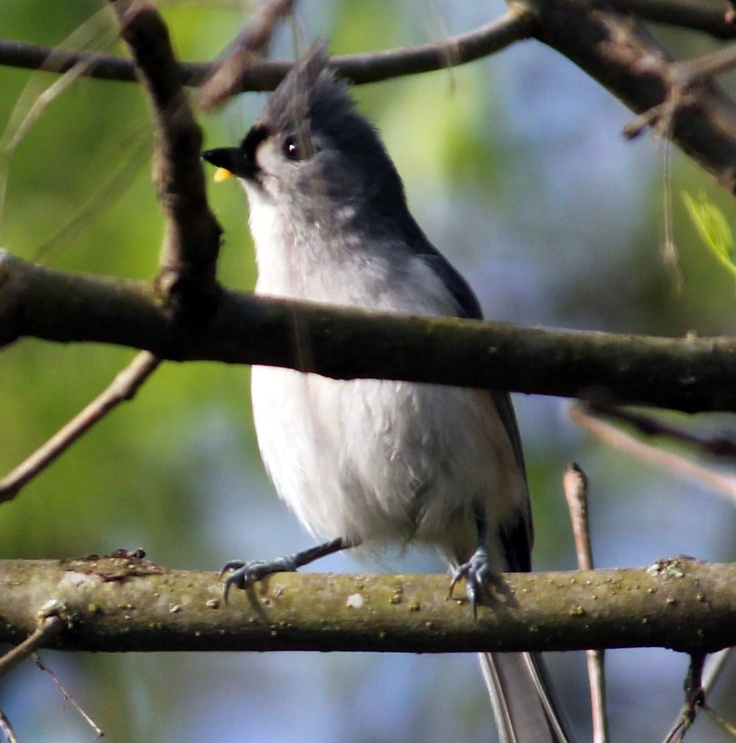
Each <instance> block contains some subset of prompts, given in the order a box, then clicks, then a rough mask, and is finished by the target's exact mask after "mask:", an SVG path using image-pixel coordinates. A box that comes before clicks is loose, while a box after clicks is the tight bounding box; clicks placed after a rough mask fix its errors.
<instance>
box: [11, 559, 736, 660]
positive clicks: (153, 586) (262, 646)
mask: <svg viewBox="0 0 736 743" xmlns="http://www.w3.org/2000/svg"><path fill="white" fill-rule="evenodd" d="M734 585H736V565H733V564H710V563H702V562H698V561H696V560H693V559H690V558H677V559H675V560H667V561H660V562H658V563H656V564H655V565H652V566H650V567H648V568H629V569H620V570H601V571H591V572H569V573H535V574H519V573H516V574H505V575H503V576H501V577H500V578H499V580H498V584H497V585H496V586H495V587H494V592H493V593H494V603H493V606H487V607H480V609H479V612H478V621H477V622H476V621H475V620H474V619H473V612H472V611H471V610H470V607H469V605H468V604H467V602H466V601H459V600H449V599H448V598H447V590H448V577H447V576H445V575H333V574H323V575H320V574H317V573H283V574H276V575H274V576H271V577H270V578H269V580H268V581H267V582H266V583H265V584H258V585H256V586H255V587H254V588H253V589H252V590H251V591H248V592H242V591H234V592H232V595H231V598H230V602H229V603H228V604H225V603H224V602H223V600H222V585H221V583H220V582H219V581H218V579H217V575H216V574H215V573H203V572H185V571H173V570H165V569H164V568H161V567H158V566H156V565H153V564H151V563H147V562H144V561H142V560H139V559H137V558H133V557H125V558H110V557H103V558H100V557H97V556H93V557H91V558H82V559H76V560H63V561H52V560H43V561H22V560H8V561H3V562H0V589H1V590H0V617H2V622H1V623H0V642H11V643H17V642H20V641H22V640H24V639H25V638H26V637H27V636H29V635H32V634H33V633H34V632H36V630H37V626H38V621H39V620H38V612H39V610H40V609H42V608H43V607H44V606H47V605H48V602H49V600H50V599H53V600H54V602H55V605H57V606H58V607H59V613H60V616H61V617H62V618H63V619H65V621H66V629H65V630H62V631H61V632H60V633H58V634H56V635H55V636H53V637H49V638H47V640H46V642H45V645H46V646H48V647H56V648H63V649H68V650H72V649H73V650H91V651H103V652H126V651H154V650H156V651H161V650H258V651H263V650H319V651H324V650H341V651H372V652H432V653H446V652H470V651H478V650H493V651H513V650H580V649H584V648H596V647H609V648H616V647H619V648H620V647H639V646H652V647H669V648H673V649H675V650H681V651H684V652H710V651H714V650H717V649H719V648H721V647H723V646H725V645H731V644H736V591H734ZM47 613H48V612H47Z"/></svg>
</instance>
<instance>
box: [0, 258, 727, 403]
mask: <svg viewBox="0 0 736 743" xmlns="http://www.w3.org/2000/svg"><path fill="white" fill-rule="evenodd" d="M22 337H34V338H40V339H44V340H49V341H57V342H95V343H109V344H114V345H120V346H128V347H130V348H137V349H142V350H147V351H150V352H151V353H153V354H154V355H155V356H156V357H158V358H161V359H169V360H174V361H185V360H189V361H194V360H199V361H204V360H208V361H222V362H225V363H231V364H265V365H269V366H286V367H291V368H294V369H299V370H301V371H310V372H316V373H319V374H322V375H324V376H328V377H333V378H336V379H355V378H374V379H404V380H407V381H414V382H434V383H438V384H450V385H455V386H462V387H477V388H488V389H505V390H511V391H516V392H527V393H537V394H543V395H556V396H564V397H578V396H581V395H585V394H587V393H589V392H593V393H594V392H595V391H596V390H599V391H600V390H605V391H606V392H607V393H608V394H610V395H613V396H614V397H616V398H619V399H621V400H624V401H629V402H639V403H642V404H647V405H652V406H657V407H665V408H671V409H674V410H684V411H687V412H696V411H712V410H728V411H734V410H736V388H734V385H733V379H734V378H735V377H736V339H734V338H691V337H687V338H680V339H675V338H654V337H647V336H635V335H618V334H613V333H597V332H580V331H564V330H553V329H545V328H532V327H526V328H525V327H519V326H515V325H510V324H507V323H499V322H490V321H485V322H478V321H474V320H459V319H455V318H444V317H443V318H440V317H413V316H399V315H393V314H392V315H389V314H379V313H369V312H365V311H359V310H353V309H342V308H335V307H329V306H322V305H317V304H310V303H299V302H289V301H285V300H277V299H269V298H263V297H254V296H253V295H248V294H241V293H238V292H233V291H226V290H223V292H222V293H221V295H220V296H219V299H218V303H217V306H216V308H215V310H214V312H213V314H212V315H211V316H210V317H208V318H207V319H201V320H200V321H198V322H197V321H192V322H189V323H186V324H184V323H179V322H176V317H175V314H174V313H172V312H171V311H170V310H169V309H167V308H166V307H165V306H164V305H163V303H162V302H161V301H160V300H158V299H157V298H156V296H155V294H154V291H153V289H152V287H151V286H150V285H148V284H146V283H144V282H136V281H126V280H123V279H112V278H103V277H95V276H89V275H84V274H73V273H66V272H63V271H56V270H53V269H50V268H46V267H42V266H37V265H33V264H31V263H27V262H25V261H22V260H20V259H19V258H16V257H13V256H11V255H10V254H9V253H7V252H3V251H0V346H2V345H3V344H8V343H11V342H13V341H15V340H17V339H19V338H22Z"/></svg>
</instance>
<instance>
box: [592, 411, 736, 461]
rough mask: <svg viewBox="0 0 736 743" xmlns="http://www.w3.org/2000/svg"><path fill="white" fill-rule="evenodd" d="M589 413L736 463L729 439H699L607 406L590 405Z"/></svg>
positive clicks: (734, 442)
mask: <svg viewBox="0 0 736 743" xmlns="http://www.w3.org/2000/svg"><path fill="white" fill-rule="evenodd" d="M586 406H587V409H588V411H589V412H591V413H592V414H594V415H596V416H598V417H601V416H602V417H605V418H612V419H614V420H617V421H619V422H621V423H626V424H629V425H631V426H634V427H635V428H636V429H637V430H638V431H639V432H640V433H643V434H645V435H646V436H666V437H667V438H668V439H671V440H673V441H679V442H681V443H683V444H687V445H688V446H689V447H691V448H693V449H695V450H697V451H698V452H700V453H701V454H703V455H706V456H712V457H725V458H728V459H736V438H734V436H732V435H731V436H729V435H718V436H699V435H697V434H695V433H691V432H690V431H686V430H685V429H683V428H679V427H677V426H673V425H670V424H669V423H666V422H665V421H663V420H660V419H659V418H657V417H655V416H654V415H648V414H645V413H641V412H638V411H636V410H630V409H628V408H623V407H621V406H620V405H607V404H604V403H599V402H597V401H596V402H592V403H591V402H587V403H586Z"/></svg>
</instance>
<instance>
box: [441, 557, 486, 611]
mask: <svg viewBox="0 0 736 743" xmlns="http://www.w3.org/2000/svg"><path fill="white" fill-rule="evenodd" d="M493 576H494V573H493V568H492V567H491V560H490V558H489V557H488V551H487V550H486V548H485V547H478V549H477V550H476V551H475V552H474V553H473V554H472V556H471V557H470V559H469V560H468V561H467V562H464V563H463V564H462V565H458V567H457V568H455V571H454V572H453V574H452V581H451V583H450V592H449V596H450V598H452V592H453V590H454V588H455V586H456V585H457V584H458V583H459V582H460V581H461V580H462V579H463V578H464V579H465V592H466V593H467V596H468V599H470V605H471V606H472V608H473V617H474V618H476V619H477V618H478V604H479V603H481V599H482V597H483V596H487V595H488V584H489V583H490V582H491V580H492V578H493Z"/></svg>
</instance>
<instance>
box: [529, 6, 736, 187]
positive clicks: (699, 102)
mask: <svg viewBox="0 0 736 743" xmlns="http://www.w3.org/2000/svg"><path fill="white" fill-rule="evenodd" d="M523 1H524V6H525V7H526V8H527V10H528V12H529V14H530V16H533V17H534V18H535V20H536V25H535V30H534V35H535V37H536V38H537V39H539V40H540V41H542V42H543V43H545V44H547V45H549V46H550V47H552V48H553V49H556V50H557V51H559V52H560V53H561V54H564V55H565V56H566V57H568V58H569V59H570V60H572V61H573V62H574V63H575V64H576V65H577V66H578V67H580V69H581V70H583V71H584V72H586V73H587V74H588V75H590V76H591V77H592V78H593V79H595V80H597V81H598V82H599V83H600V84H601V85H603V86H604V87H605V88H607V89H608V90H609V91H610V92H611V93H613V94H614V95H615V96H617V97H618V98H620V99H621V100H622V101H623V102H624V103H625V104H626V105H627V106H628V107H629V108H630V109H631V110H632V111H634V112H636V113H639V114H641V113H643V112H645V111H646V112H649V111H657V112H658V113H657V115H656V116H655V117H652V119H651V121H650V122H649V123H651V124H659V123H662V126H661V127H660V132H661V134H662V135H663V136H665V137H667V138H669V139H671V140H672V141H673V142H675V143H676V144H677V145H678V146H679V147H680V148H681V149H682V150H683V151H684V152H685V153H686V154H688V155H690V157H692V158H693V159H694V160H695V161H696V162H697V163H699V164H700V165H701V166H702V167H703V168H704V169H705V170H706V171H708V172H709V173H711V174H712V175H713V176H714V177H715V178H716V179H717V180H718V182H719V183H720V184H721V185H722V186H723V187H724V188H726V189H728V191H729V192H730V193H732V194H733V193H734V192H736V104H734V102H733V101H732V100H731V99H730V98H728V97H727V96H726V95H725V94H724V93H723V92H722V91H721V90H720V88H719V87H718V86H717V85H716V84H715V83H713V82H711V81H709V80H706V81H703V82H700V83H698V84H696V85H692V86H690V87H688V88H687V89H686V90H684V89H683V86H682V85H681V81H680V79H679V70H678V67H677V66H676V65H675V64H673V62H672V60H671V58H670V57H669V56H668V55H667V54H666V52H665V51H664V50H663V49H662V48H661V47H660V46H659V45H658V44H657V43H656V42H655V41H654V39H653V38H652V37H651V36H650V35H649V33H648V32H647V31H646V30H645V29H644V27H643V26H641V25H640V24H638V23H637V22H636V20H635V19H634V18H632V17H631V16H625V15H620V14H618V13H616V12H614V11H613V10H611V9H610V8H609V6H607V5H604V4H603V3H598V2H590V0H555V2H553V3H552V2H548V0H523Z"/></svg>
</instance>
